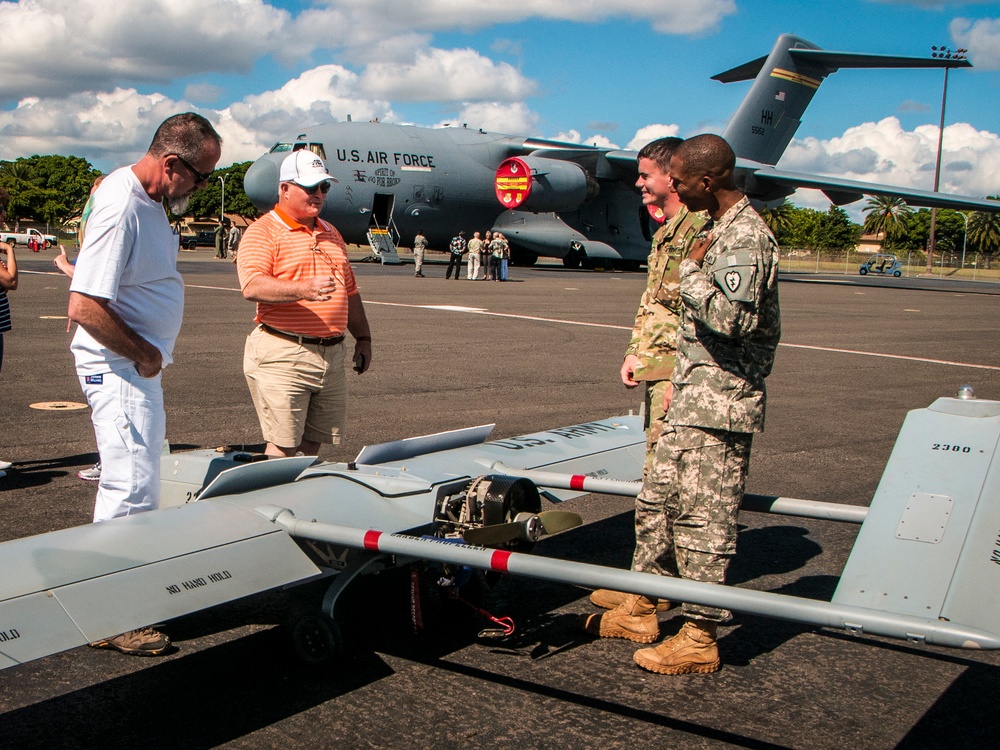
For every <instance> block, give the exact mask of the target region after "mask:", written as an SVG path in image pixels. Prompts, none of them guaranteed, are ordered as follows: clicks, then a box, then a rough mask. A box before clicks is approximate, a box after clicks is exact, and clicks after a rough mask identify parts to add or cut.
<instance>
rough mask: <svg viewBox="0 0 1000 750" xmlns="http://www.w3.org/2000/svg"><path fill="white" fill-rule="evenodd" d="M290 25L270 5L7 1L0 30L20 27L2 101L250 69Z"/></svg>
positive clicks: (250, 0)
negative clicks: (196, 74) (198, 74)
mask: <svg viewBox="0 0 1000 750" xmlns="http://www.w3.org/2000/svg"><path fill="white" fill-rule="evenodd" d="M235 19H238V20H239V23H234V20H235ZM288 25H289V16H288V13H287V12H286V11H283V10H279V9H277V8H274V7H272V6H270V5H268V4H266V3H265V2H263V1H262V0H131V1H130V2H128V3H109V2H105V0H19V1H18V2H16V3H14V2H0V29H6V30H8V31H10V30H14V29H16V30H17V33H6V34H4V50H3V55H2V56H0V101H3V100H7V101H17V100H20V99H22V98H24V97H26V96H67V95H71V94H73V93H75V92H78V91H80V90H94V89H102V90H112V89H114V88H115V86H117V85H121V84H123V83H128V84H137V83H163V82H167V81H172V80H175V79H177V78H180V77H183V76H187V75H191V74H195V73H201V72H205V71H225V72H243V73H245V72H248V71H249V70H250V69H251V67H252V66H253V64H254V61H255V60H256V59H257V58H258V57H259V56H260V50H261V49H271V48H274V47H276V46H281V45H280V41H281V39H282V36H283V34H284V33H285V31H286V30H287V28H288ZM39 40H44V45H45V46H44V49H41V50H40V49H39Z"/></svg>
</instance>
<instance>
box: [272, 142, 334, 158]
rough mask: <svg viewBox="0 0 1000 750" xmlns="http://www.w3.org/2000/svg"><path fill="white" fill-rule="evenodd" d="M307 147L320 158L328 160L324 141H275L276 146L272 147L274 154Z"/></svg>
mask: <svg viewBox="0 0 1000 750" xmlns="http://www.w3.org/2000/svg"><path fill="white" fill-rule="evenodd" d="M304 148H307V149H309V150H310V151H312V152H313V153H314V154H316V156H318V157H319V158H320V159H323V160H324V161H325V160H326V149H325V148H323V144H322V143H306V142H305V141H298V142H296V143H275V144H274V147H273V148H272V149H271V153H272V154H280V153H283V152H288V151H301V150H302V149H304Z"/></svg>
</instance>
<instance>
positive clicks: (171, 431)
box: [0, 250, 1000, 750]
mask: <svg viewBox="0 0 1000 750" xmlns="http://www.w3.org/2000/svg"><path fill="white" fill-rule="evenodd" d="M51 254H52V253H51V251H49V252H48V253H43V254H42V255H39V256H33V255H32V254H31V253H21V254H20V258H19V260H20V261H21V263H20V265H21V268H22V271H23V273H22V277H21V285H20V288H19V289H18V290H17V291H16V292H14V293H13V294H11V307H12V311H13V316H14V331H13V332H11V333H10V334H7V335H6V337H5V339H6V347H7V349H6V354H5V360H4V369H3V374H2V376H0V389H2V393H3V399H2V403H3V415H2V417H0V457H2V458H4V459H7V460H13V461H15V462H16V463H17V467H16V468H15V470H14V471H12V472H11V473H9V474H8V476H7V477H6V478H5V479H0V503H2V507H3V510H4V512H3V515H2V521H0V540H8V539H13V538H17V537H21V536H26V535H29V534H35V533H42V532H46V531H51V530H55V529H59V528H64V527H67V526H72V525H77V524H83V523H87V522H88V521H89V519H90V514H91V511H92V507H93V494H94V490H95V488H94V486H93V485H92V484H89V483H85V482H82V481H80V480H78V479H77V478H76V476H75V474H76V471H77V470H79V469H80V468H83V467H86V466H89V465H90V464H92V463H93V461H94V460H95V458H96V456H95V454H94V442H93V435H92V431H91V426H90V421H89V416H88V413H87V411H86V410H77V411H73V410H68V409H57V410H39V409H34V408H31V407H30V405H31V404H35V403H39V402H80V401H82V396H81V394H80V391H79V387H78V386H77V382H76V379H75V377H74V374H73V367H72V361H71V358H70V355H69V351H68V345H69V334H67V333H66V320H65V318H61V317H59V316H63V315H65V309H66V296H67V289H68V280H66V279H65V278H63V277H61V276H58V275H48V274H36V273H29V271H48V270H49V269H50V268H51ZM432 257H434V256H432ZM436 257H440V258H442V259H444V258H445V256H444V255H440V256H436ZM180 265H181V270H182V271H183V273H184V276H185V280H186V283H187V285H188V288H187V303H186V305H187V307H186V316H185V323H184V328H183V330H182V333H181V337H180V339H179V341H178V345H177V350H176V353H175V355H176V364H174V365H172V366H171V367H169V368H168V369H167V371H166V373H165V376H164V382H165V389H166V402H167V411H168V437H169V438H170V440H171V442H172V444H173V447H174V449H175V450H183V449H187V448H195V447H210V446H216V445H220V444H225V443H228V444H239V443H246V444H259V442H260V435H259V433H258V432H257V425H256V419H255V417H254V413H253V408H252V406H251V404H250V399H249V396H248V393H247V390H246V385H245V383H244V380H243V375H242V369H241V368H242V351H243V341H244V338H245V335H246V333H247V332H248V331H249V329H250V327H251V324H250V320H251V318H252V306H251V305H250V304H249V303H247V302H245V301H244V300H243V299H242V297H241V296H240V294H239V292H238V291H237V283H236V274H235V268H234V266H233V265H232V264H230V263H227V262H224V261H218V260H213V259H212V258H211V251H210V250H203V251H201V252H196V253H183V254H182V257H181V264H180ZM355 270H356V273H357V275H358V281H359V284H360V286H361V290H362V294H363V297H364V299H365V301H366V304H367V310H368V315H369V317H370V319H371V323H372V330H373V335H374V339H375V341H374V347H375V348H374V362H373V365H372V370H371V371H370V372H369V373H368V374H366V375H364V376H355V375H354V374H353V373H352V374H351V387H352V393H351V411H350V417H349V425H348V436H347V439H346V441H345V443H344V445H342V446H341V447H339V448H338V449H336V450H331V451H330V452H329V453H324V456H325V457H327V458H331V459H334V460H348V459H350V458H353V456H354V455H356V453H357V451H358V450H359V449H360V448H361V447H362V446H363V445H366V444H372V443H377V442H382V441H386V440H392V439H398V438H402V437H408V436H412V435H418V434H425V433H431V432H436V431H440V430H446V429H453V428H459V427H465V426H469V425H474V424H482V423H486V422H496V424H497V427H496V431H495V433H494V437H508V436H514V435H519V434H524V433H529V432H534V431H537V430H540V429H546V428H553V427H560V426H565V425H571V424H576V423H579V422H583V421H586V420H590V419H595V418H601V417H608V416H612V415H616V414H621V413H626V412H627V411H628V410H629V409H637V408H638V405H639V396H638V394H637V393H636V392H635V391H626V389H625V388H623V387H622V386H621V384H620V382H619V381H618V367H619V364H620V361H621V355H622V351H623V349H624V347H625V344H626V342H627V339H628V331H629V329H630V327H631V323H632V317H633V315H634V312H635V306H636V304H637V302H638V299H639V295H640V293H641V290H642V287H643V285H644V276H643V275H642V274H622V273H594V272H587V271H567V270H564V269H562V268H561V267H558V266H541V267H538V268H535V269H513V270H512V272H511V276H512V280H511V281H510V282H508V283H504V284H500V283H489V282H469V281H467V280H464V279H463V280H460V281H454V280H449V281H446V280H444V278H443V276H444V270H445V266H444V265H443V264H437V263H434V264H431V266H430V268H429V270H428V271H426V273H427V274H428V276H429V278H426V279H414V278H413V275H412V266H408V267H403V268H382V267H379V266H374V265H367V264H356V265H355ZM982 291H985V292H987V293H985V294H984V293H979V292H982ZM996 291H997V289H996V287H995V286H981V287H977V289H976V292H975V293H969V292H966V291H963V290H955V289H951V288H949V287H947V286H945V287H944V288H943V289H939V290H936V291H926V290H919V289H901V288H897V287H893V286H892V285H890V284H885V285H881V286H877V287H873V286H870V285H865V286H858V285H852V284H843V283H833V284H815V283H798V282H796V281H794V280H793V279H783V281H782V283H781V302H782V312H783V326H784V334H783V338H782V346H781V348H780V349H779V353H778V357H777V362H776V365H775V369H774V373H773V375H772V376H771V378H770V379H769V381H768V384H769V405H768V417H767V431H766V432H765V433H764V434H763V435H761V436H759V437H758V438H757V439H756V440H755V445H754V452H753V459H752V466H751V475H750V480H749V484H748V491H750V492H755V493H761V494H774V495H785V496H790V497H799V498H806V499H812V500H825V501H833V502H845V503H851V504H857V505H867V504H868V502H869V501H870V499H871V497H872V494H873V493H874V491H875V488H876V486H877V484H878V481H879V478H880V476H881V472H882V468H883V467H884V464H885V462H886V459H887V457H888V455H889V451H890V449H891V448H892V444H893V441H894V438H895V435H896V433H897V431H898V429H899V427H900V424H901V423H902V420H903V417H904V415H905V413H906V412H907V411H908V410H910V409H915V408H920V407H924V406H927V405H928V404H930V403H931V402H932V401H933V400H934V399H935V398H937V397H939V396H944V395H954V393H955V392H956V390H957V388H958V387H959V386H960V385H962V384H970V385H972V386H973V387H974V388H975V391H976V393H977V395H978V396H979V397H981V398H992V399H998V398H1000V347H998V346H997V342H998V340H1000V296H998V295H997V294H996ZM572 506H573V507H572V509H573V510H576V511H578V512H580V513H581V514H582V515H583V516H584V518H585V521H586V523H585V525H584V526H582V527H580V528H577V529H573V530H571V531H568V532H565V533H563V534H560V535H557V536H555V537H552V538H550V539H547V540H545V541H543V542H541V543H540V544H538V545H537V547H536V552H537V553H539V554H542V555H547V556H553V557H563V558H567V559H574V560H585V561H589V562H597V563H601V564H606V565H611V566H616V567H621V568H626V567H628V564H629V561H630V557H631V547H632V538H631V522H632V519H631V506H632V502H631V501H630V500H628V499H624V498H612V497H607V496H599V495H591V496H587V497H585V498H581V499H580V500H578V501H574V502H573V503H572ZM740 520H741V525H742V527H743V528H742V531H741V537H740V542H739V545H740V546H739V552H738V554H737V557H736V559H735V561H734V563H733V565H732V566H731V570H730V573H731V575H730V579H731V580H730V582H731V583H733V584H735V585H739V586H745V587H749V588H753V589H759V590H766V591H778V592H782V593H786V594H795V595H799V596H806V597H812V598H820V599H828V598H829V597H830V596H831V595H832V592H833V590H834V587H835V586H836V582H837V577H838V575H839V573H840V571H841V569H842V567H843V565H844V563H845V561H846V559H847V555H848V554H849V552H850V548H851V545H852V543H853V541H854V537H855V534H856V527H852V526H847V525H843V524H837V523H834V522H828V521H820V520H801V519H789V518H782V517H771V516H766V515H761V514H755V513H744V514H742V515H741V519H740ZM0 559H2V558H0ZM587 593H588V592H587V591H585V590H583V589H580V588H576V587H573V586H566V585H556V584H548V583H539V582H535V581H530V580H525V579H513V578H509V579H504V580H503V581H501V582H500V584H499V585H498V586H497V587H496V588H495V589H493V590H492V591H490V592H489V593H488V594H487V595H486V600H485V601H486V604H487V608H488V609H490V610H491V611H493V612H495V613H496V614H504V615H510V616H512V617H513V618H514V619H515V621H516V623H517V632H516V633H515V635H514V636H513V637H511V638H509V639H505V640H497V641H491V640H481V639H478V638H477V632H478V630H479V628H481V627H483V625H484V623H483V621H481V620H479V619H477V618H476V617H475V616H474V615H470V616H466V615H464V614H461V613H457V612H454V611H452V610H442V611H441V613H440V617H439V620H440V622H439V624H438V625H437V626H436V627H434V628H432V629H431V631H430V632H428V633H425V634H424V635H422V636H419V637H417V636H415V635H413V634H412V633H411V630H410V627H409V623H408V619H407V614H406V610H407V601H406V599H407V589H406V580H405V578H404V577H403V576H401V575H398V574H396V573H390V574H387V575H381V576H376V577H369V578H365V579H362V580H360V581H358V582H356V583H355V584H353V586H352V588H351V589H349V591H348V594H347V598H346V599H345V600H344V601H342V603H341V612H340V615H341V619H342V627H343V630H344V634H345V636H346V637H347V639H348V643H349V647H348V649H347V653H346V655H345V658H344V659H343V661H342V662H341V663H339V664H338V665H337V666H335V667H333V668H329V669H326V670H321V671H316V670H311V669H309V668H306V667H303V666H300V665H299V664H298V663H296V662H295V661H294V659H293V657H292V656H291V655H290V652H289V649H288V647H287V645H286V642H285V640H284V637H283V634H282V629H281V628H280V627H276V626H277V625H278V624H279V623H281V622H282V621H283V619H284V618H285V617H286V616H287V613H288V612H289V611H290V610H293V609H294V608H295V607H298V606H302V604H303V603H304V601H305V598H306V595H307V594H314V595H317V596H318V593H317V592H308V591H301V590H300V591H299V592H296V594H295V595H287V594H280V593H271V594H265V595H261V596H256V597H251V598H249V599H245V600H241V601H238V602H235V603H233V604H231V605H228V606H225V607H221V608H217V609H215V610H212V611H210V612H204V613H199V614H195V615H191V616H188V617H184V618H181V619H179V620H176V621H173V622H171V623H169V624H168V626H167V630H168V632H169V633H170V634H171V636H172V637H173V638H174V641H175V643H176V645H177V650H176V651H175V652H173V653H172V654H170V655H168V656H166V657H163V658H160V659H139V658H134V657H132V658H130V657H126V656H123V655H120V654H117V653H113V652H106V651H94V650H91V649H88V648H80V649H75V650H73V651H70V652H66V653H63V654H59V655H56V656H52V657H49V658H47V659H42V660H39V661H35V662H31V663H28V664H24V665H21V666H18V667H15V668H12V669H8V670H5V671H3V672H0V747H2V748H29V747H31V748H34V747H37V748H164V749H167V748H179V747H184V748H192V749H197V748H210V747H229V748H279V747H280V748H300V747H302V748H304V747H347V748H365V747H378V748H384V747H392V748H394V747H412V748H459V747H470V746H475V747H480V748H511V747H525V748H529V747H530V748H601V749H602V750H604V749H607V748H633V747H685V748H716V747H748V748H763V747H788V748H843V747H864V748H890V747H904V748H934V747H946V746H947V747H984V746H990V745H992V744H994V743H995V741H996V737H997V736H998V726H997V725H998V721H1000V720H998V719H997V712H996V697H995V696H996V687H997V685H998V684H1000V670H998V666H1000V655H998V654H997V653H995V652H978V653H977V652H972V651H955V650H946V649H941V648H934V647H929V648H918V647H916V646H912V645H910V644H906V643H900V642H895V641H890V640H887V639H881V638H874V637H860V638H856V637H851V636H848V635H845V634H842V633H839V632H836V631H829V630H818V629H813V628H809V627H803V626H800V625H795V624H789V623H783V622H779V621H773V620H765V619H763V618H760V617H754V616H749V615H742V614H739V615H737V616H736V618H735V619H734V620H733V622H732V623H730V624H729V625H728V626H727V627H725V628H723V629H722V630H721V631H720V633H721V641H720V651H721V654H722V659H723V664H724V667H723V669H722V671H720V672H718V673H716V674H713V675H690V676H682V677H660V676H656V675H652V674H648V673H646V672H643V671H641V670H640V669H639V668H638V667H635V666H634V664H633V663H632V658H631V657H632V653H633V651H634V650H635V648H636V647H635V646H634V644H631V643H629V642H626V641H605V642H600V641H592V640H589V639H587V638H585V637H581V636H580V635H579V634H578V633H577V631H576V625H575V624H576V621H577V620H578V618H579V616H580V615H582V614H584V613H589V612H592V611H594V610H593V608H592V607H591V605H590V604H589V602H588V601H587V598H586V597H587ZM992 595H995V592H984V596H992ZM675 612H676V610H674V611H672V612H671V613H669V614H668V615H666V616H664V617H663V619H662V625H663V630H664V632H665V633H667V634H671V633H672V632H674V630H675V629H676V628H677V626H678V619H677V618H676V617H675V616H674V613H675Z"/></svg>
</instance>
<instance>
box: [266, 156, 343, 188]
mask: <svg viewBox="0 0 1000 750" xmlns="http://www.w3.org/2000/svg"><path fill="white" fill-rule="evenodd" d="M327 180H329V181H331V182H336V180H335V179H333V176H332V175H331V174H330V173H329V172H328V171H326V165H325V164H324V163H323V160H322V159H320V158H319V157H318V156H317V155H316V154H314V153H313V152H312V151H308V150H306V149H304V148H302V149H299V150H298V151H295V152H293V153H291V154H289V155H288V156H286V157H285V160H284V161H283V162H281V170H280V171H279V172H278V182H294V183H295V184H296V185H301V186H302V187H313V186H315V185H319V184H320V183H321V182H326V181H327Z"/></svg>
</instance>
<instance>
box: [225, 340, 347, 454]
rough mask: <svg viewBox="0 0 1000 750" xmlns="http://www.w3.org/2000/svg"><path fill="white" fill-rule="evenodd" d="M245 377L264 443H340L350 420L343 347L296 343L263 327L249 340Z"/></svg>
mask: <svg viewBox="0 0 1000 750" xmlns="http://www.w3.org/2000/svg"><path fill="white" fill-rule="evenodd" d="M243 374H244V375H246V378H247V385H248V386H249V387H250V397H251V398H252V399H253V405H254V408H255V409H256V410H257V419H258V420H259V421H260V429H261V432H262V433H264V440H266V441H267V442H269V443H273V444H274V445H277V446H280V447H282V448H294V447H295V446H297V445H299V444H300V443H301V442H302V441H303V440H310V441H313V442H316V443H333V444H334V445H337V444H339V443H340V434H341V432H342V431H343V429H344V422H345V421H346V420H347V376H346V374H345V373H344V344H343V342H341V343H339V344H337V345H336V346H319V345H317V344H298V343H296V342H294V341H289V340H287V339H283V338H281V337H280V336H273V335H271V334H270V333H268V332H267V331H264V330H263V329H261V328H260V327H259V326H258V327H257V328H254V329H253V331H251V332H250V335H249V336H247V343H246V348H245V349H244V352H243Z"/></svg>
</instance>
